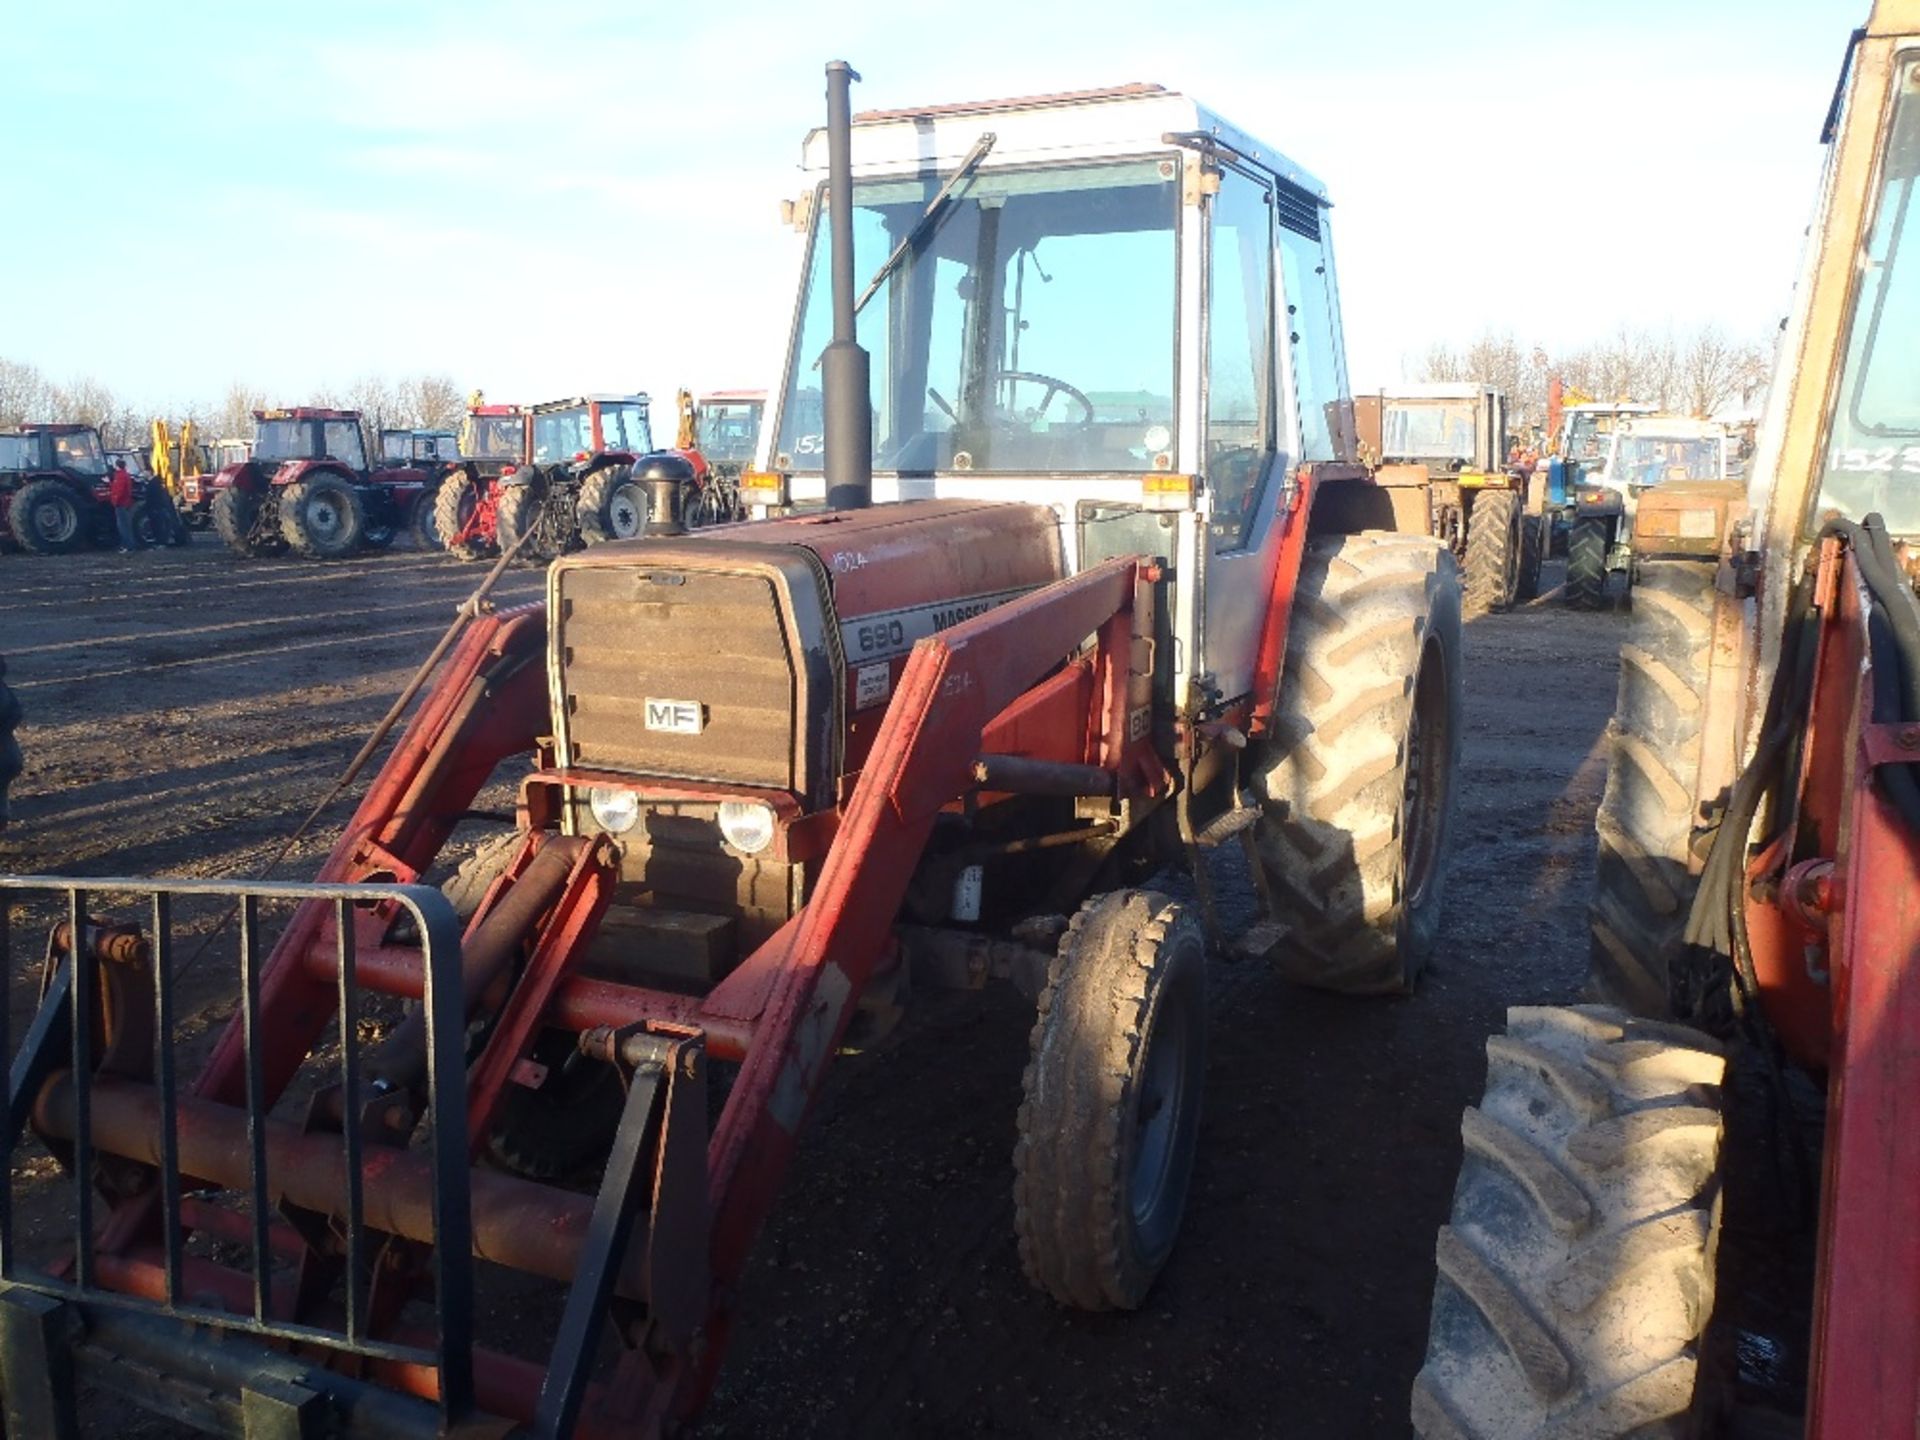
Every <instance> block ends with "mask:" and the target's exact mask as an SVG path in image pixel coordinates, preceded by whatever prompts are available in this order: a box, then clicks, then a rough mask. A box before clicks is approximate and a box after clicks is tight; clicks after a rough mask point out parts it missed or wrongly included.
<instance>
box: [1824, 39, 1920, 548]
mask: <svg viewBox="0 0 1920 1440" xmlns="http://www.w3.org/2000/svg"><path fill="white" fill-rule="evenodd" d="M1895 89H1896V96H1897V98H1896V99H1895V101H1894V108H1893V122H1892V126H1891V131H1890V138H1889V140H1888V144H1887V153H1886V158H1885V160H1884V162H1883V163H1882V167H1881V174H1880V194H1879V203H1878V206H1877V209H1876V212H1875V215H1874V220H1873V228H1872V230H1871V232H1870V233H1869V235H1868V237H1867V244H1866V248H1865V253H1864V254H1863V255H1862V256H1861V258H1860V277H1859V281H1858V283H1857V287H1856V293H1855V296H1854V307H1853V323H1852V329H1851V333H1850V334H1849V336H1848V340H1847V350H1846V363H1845V368H1844V369H1843V370H1842V371H1841V374H1840V383H1839V385H1838V386H1837V387H1835V391H1834V413H1833V417H1832V422H1831V432H1830V434H1829V436H1828V441H1827V456H1826V463H1825V464H1824V466H1823V467H1822V473H1821V484H1820V499H1819V502H1818V504H1817V505H1816V506H1815V514H1814V516H1813V517H1812V518H1813V522H1814V523H1815V524H1818V523H1819V520H1820V517H1821V516H1823V515H1825V514H1827V513H1830V512H1832V511H1835V510H1838V511H1840V512H1841V513H1842V514H1844V515H1847V516H1850V517H1852V518H1853V519H1856V520H1857V519H1859V518H1861V517H1862V516H1864V515H1867V514H1869V513H1871V512H1873V511H1878V512H1880V514H1881V515H1883V516H1884V517H1885V518H1886V522H1887V528H1888V529H1889V530H1891V531H1892V532H1893V533H1894V534H1896V535H1916V534H1920V238H1916V239H1915V242H1914V244H1912V245H1911V246H1909V245H1907V244H1905V243H1904V242H1905V240H1906V239H1907V234H1906V230H1907V225H1908V223H1909V221H1910V220H1911V223H1912V224H1913V225H1914V226H1915V228H1916V229H1917V230H1920V218H1914V215H1913V192H1914V188H1915V180H1916V178H1920V62H1911V61H1910V62H1909V63H1908V64H1907V65H1906V66H1905V67H1903V68H1902V70H1901V72H1900V74H1899V75H1898V77H1897V78H1896V80H1895Z"/></svg>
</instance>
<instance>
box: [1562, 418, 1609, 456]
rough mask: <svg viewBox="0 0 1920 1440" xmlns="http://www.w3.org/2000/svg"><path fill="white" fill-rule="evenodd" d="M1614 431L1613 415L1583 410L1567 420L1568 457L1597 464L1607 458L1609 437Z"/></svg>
mask: <svg viewBox="0 0 1920 1440" xmlns="http://www.w3.org/2000/svg"><path fill="white" fill-rule="evenodd" d="M1612 432H1613V416H1611V415H1596V414H1594V413H1593V412H1592V411H1583V412H1582V413H1580V414H1578V415H1575V416H1573V417H1572V418H1570V419H1569V420H1568V421H1567V450H1566V456H1567V459H1569V460H1582V461H1585V462H1586V463H1587V464H1589V465H1592V464H1597V463H1598V462H1600V461H1601V460H1603V459H1605V458H1606V454H1607V437H1608V435H1610V434H1611V433H1612Z"/></svg>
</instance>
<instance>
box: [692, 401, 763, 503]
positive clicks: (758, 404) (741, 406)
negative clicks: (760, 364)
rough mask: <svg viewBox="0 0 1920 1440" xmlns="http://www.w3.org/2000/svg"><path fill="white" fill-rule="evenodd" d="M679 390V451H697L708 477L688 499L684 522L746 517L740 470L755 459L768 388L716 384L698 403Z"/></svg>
mask: <svg viewBox="0 0 1920 1440" xmlns="http://www.w3.org/2000/svg"><path fill="white" fill-rule="evenodd" d="M680 396H681V411H682V420H681V426H680V430H681V433H680V435H679V436H678V437H677V438H676V439H675V442H674V443H675V444H676V445H677V446H678V447H679V448H680V449H681V450H682V451H683V452H697V453H698V454H699V455H700V457H701V461H702V463H703V464H704V465H705V467H706V479H705V480H704V481H703V482H702V483H701V485H700V486H699V490H698V493H697V494H695V495H694V496H693V497H692V498H691V499H690V500H689V502H688V504H687V523H688V524H690V525H718V524H722V523H724V522H726V521H729V520H742V519H745V518H746V509H745V506H744V504H743V502H742V501H741V499H740V476H741V474H742V472H743V471H745V470H746V468H747V467H748V466H749V465H751V464H752V463H753V451H754V446H755V445H756V444H757V443H758V442H759V439H760V418H761V416H762V415H763V414H765V412H766V408H767V392H766V391H764V390H715V391H713V392H712V393H711V394H708V395H702V396H701V397H700V400H699V403H698V405H697V406H696V405H695V404H694V401H693V397H692V396H691V395H690V394H689V393H688V392H687V391H685V390H682V391H681V392H680Z"/></svg>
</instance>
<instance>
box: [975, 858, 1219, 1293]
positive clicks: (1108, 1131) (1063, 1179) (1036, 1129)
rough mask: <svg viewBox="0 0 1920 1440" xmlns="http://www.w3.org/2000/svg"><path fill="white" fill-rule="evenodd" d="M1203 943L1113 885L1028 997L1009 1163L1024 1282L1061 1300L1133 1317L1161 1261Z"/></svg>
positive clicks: (1173, 1212) (1178, 1192) (1176, 917)
mask: <svg viewBox="0 0 1920 1440" xmlns="http://www.w3.org/2000/svg"><path fill="white" fill-rule="evenodd" d="M1206 1000H1207V986H1206V937H1205V935H1204V933H1203V932H1202V930H1201V928H1200V923H1199V921H1198V920H1197V919H1195V918H1194V917H1193V916H1192V915H1191V914H1189V913H1188V912H1187V911H1186V910H1185V909H1184V908H1183V907H1181V906H1180V905H1177V904H1175V903H1174V902H1173V901H1171V900H1169V899H1167V897H1166V896H1164V895H1159V894H1156V893H1154V892H1153V891H1150V890H1122V891H1117V892H1115V893H1113V894H1111V895H1102V896H1099V897H1097V898H1095V899H1093V900H1089V901H1088V902H1087V903H1086V904H1085V905H1083V906H1081V907H1080V912H1079V914H1077V915H1075V916H1074V918H1073V923H1072V924H1071V925H1070V926H1068V928H1067V932H1066V934H1065V935H1063V936H1062V937H1061V939H1060V946H1059V949H1058V950H1057V951H1056V952H1055V955H1054V960H1053V964H1052V966H1051V969H1050V972H1049V974H1048V976H1047V985H1046V989H1045V990H1044V991H1043V992H1042V993H1041V996H1040V1013H1039V1017H1038V1018H1037V1019H1036V1020H1035V1021H1034V1026H1033V1035H1032V1039H1031V1059H1030V1060H1029V1061H1028V1063H1027V1072H1026V1076H1025V1078H1024V1081H1023V1082H1022V1083H1023V1089H1024V1092H1025V1099H1024V1103H1022V1105H1021V1106H1020V1121H1019V1126H1020V1136H1019V1140H1018V1143H1017V1144H1016V1145H1015V1147H1014V1152H1013V1168H1014V1182H1013V1201H1014V1229H1015V1232H1016V1233H1017V1235H1018V1237H1019V1242H1020V1262H1021V1264H1022V1265H1023V1266H1024V1267H1025V1269H1026V1272H1027V1278H1028V1279H1029V1280H1031V1281H1032V1282H1033V1283H1034V1284H1035V1285H1036V1286H1037V1287H1039V1288H1040V1289H1042V1290H1044V1291H1046V1292H1047V1293H1048V1294H1049V1295H1051V1296H1052V1297H1053V1298H1054V1299H1055V1300H1058V1301H1059V1302H1060V1303H1061V1304H1063V1305H1072V1306H1076V1307H1078V1308H1079V1309H1082V1310H1113V1309H1120V1310H1132V1309H1135V1308H1137V1307H1138V1306H1139V1305H1140V1303H1141V1302H1142V1301H1143V1300H1145V1299H1146V1296H1147V1291H1148V1290H1149V1289H1150V1288H1151V1287H1152V1285H1153V1282H1154V1278H1155V1277H1156V1276H1158V1275H1159V1273H1160V1270H1161V1267H1162V1266H1164V1265H1165V1264H1166V1263H1167V1258H1168V1257H1169V1256H1170V1255H1171V1254H1172V1253H1173V1245H1174V1241H1175V1240H1176V1239H1177V1238H1178V1236H1179V1232H1180V1220H1181V1216H1182V1215H1183V1214H1184V1213H1185V1210H1186V1203H1187V1184H1188V1181H1189V1179H1190V1178H1191V1176H1192V1172H1193V1153H1194V1149H1195V1145H1196V1141H1197V1139H1198V1134H1199V1128H1200V1098H1201V1089H1202V1086H1203V1084H1204V1082H1205V1079H1206Z"/></svg>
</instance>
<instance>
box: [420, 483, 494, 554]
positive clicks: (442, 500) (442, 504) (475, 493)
mask: <svg viewBox="0 0 1920 1440" xmlns="http://www.w3.org/2000/svg"><path fill="white" fill-rule="evenodd" d="M479 513H480V490H479V487H478V486H477V485H475V484H474V483H473V479H472V477H471V476H469V475H468V474H467V473H466V472H465V471H464V470H456V471H454V473H453V474H451V475H449V476H448V477H447V478H446V479H445V480H443V481H441V482H440V488H439V489H438V490H436V491H435V492H434V495H433V532H434V534H435V535H436V536H438V537H439V540H440V544H441V546H442V547H443V548H444V549H445V550H446V552H447V553H448V554H449V555H452V556H453V557H454V558H455V559H458V560H478V559H479V558H480V557H481V556H482V555H484V554H486V553H487V552H488V550H489V549H490V548H491V547H490V546H488V545H486V544H485V543H484V542H483V540H482V539H481V537H480V536H479V535H478V534H477V533H476V532H477V530H478V526H476V524H475V523H474V522H475V517H476V516H477V515H478V514H479Z"/></svg>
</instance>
